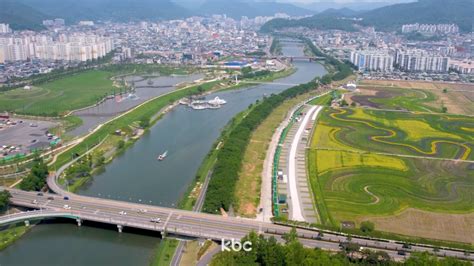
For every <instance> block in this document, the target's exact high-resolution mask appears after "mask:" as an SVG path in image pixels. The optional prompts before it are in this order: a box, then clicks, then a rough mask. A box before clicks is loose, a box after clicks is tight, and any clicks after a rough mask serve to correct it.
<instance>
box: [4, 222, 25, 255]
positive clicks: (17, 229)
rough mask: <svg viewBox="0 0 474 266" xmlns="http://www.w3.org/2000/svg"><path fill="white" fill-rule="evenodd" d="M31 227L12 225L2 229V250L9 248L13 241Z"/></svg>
mask: <svg viewBox="0 0 474 266" xmlns="http://www.w3.org/2000/svg"><path fill="white" fill-rule="evenodd" d="M29 228H31V227H27V226H25V225H20V224H18V225H10V226H8V228H7V229H4V230H2V231H0V251H2V250H4V249H5V248H7V247H8V246H9V245H11V244H12V243H13V242H15V241H16V240H18V239H19V238H21V237H22V236H23V235H24V234H26V233H27V232H28V230H29Z"/></svg>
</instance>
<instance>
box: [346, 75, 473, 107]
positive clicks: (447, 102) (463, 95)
mask: <svg viewBox="0 0 474 266" xmlns="http://www.w3.org/2000/svg"><path fill="white" fill-rule="evenodd" d="M383 87H394V88H406V89H422V90H427V91H430V92H432V93H433V94H435V95H436V97H437V98H438V99H437V100H436V101H434V102H432V103H427V104H428V105H430V106H433V107H437V106H440V105H441V104H444V106H446V107H447V108H448V112H449V113H453V114H463V115H474V84H460V83H459V84H458V83H443V82H428V81H403V80H394V81H392V80H364V81H362V82H361V86H360V89H361V93H360V96H362V95H374V90H371V88H383ZM443 89H447V90H448V92H447V93H443ZM352 97H353V96H350V97H348V99H349V100H348V102H349V104H350V103H351V102H352Z"/></svg>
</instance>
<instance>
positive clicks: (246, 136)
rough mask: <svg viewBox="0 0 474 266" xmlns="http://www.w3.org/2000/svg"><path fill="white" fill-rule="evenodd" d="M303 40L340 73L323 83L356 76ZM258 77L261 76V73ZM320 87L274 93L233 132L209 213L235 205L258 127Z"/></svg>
mask: <svg viewBox="0 0 474 266" xmlns="http://www.w3.org/2000/svg"><path fill="white" fill-rule="evenodd" d="M303 41H304V42H306V44H307V45H308V47H309V48H310V49H311V51H312V52H313V53H314V54H315V55H316V56H322V57H325V58H326V63H328V64H330V65H332V66H333V67H334V68H335V70H336V71H335V72H333V73H329V74H327V75H325V76H324V77H323V78H322V79H321V83H323V84H329V83H331V82H332V81H333V80H342V79H345V78H346V77H348V76H349V75H351V74H352V73H353V72H352V68H351V66H350V65H348V64H345V63H343V62H341V61H339V60H337V59H336V58H334V57H332V56H329V55H326V54H324V53H322V52H321V51H320V50H319V49H318V48H317V47H316V46H315V45H314V44H313V43H312V42H311V41H310V40H309V39H306V38H303ZM259 72H263V71H259ZM255 73H257V72H252V68H250V67H246V68H243V69H242V75H241V77H242V78H251V77H254V76H255V75H257V74H255ZM252 75H253V76H252ZM258 76H260V75H259V74H258ZM317 87H318V84H317V83H316V82H314V81H312V82H309V83H306V84H301V85H298V86H295V87H292V88H289V89H287V90H285V91H283V92H282V93H280V94H278V95H274V94H272V95H271V96H270V97H268V98H265V99H264V100H263V102H262V103H260V104H258V105H256V106H255V108H254V109H253V110H252V111H250V113H249V114H248V115H247V116H246V117H245V118H244V119H243V120H242V121H241V122H240V124H239V125H237V126H236V127H235V128H234V129H233V130H232V132H231V133H230V134H229V136H228V138H227V139H226V140H225V141H224V146H223V147H222V149H221V150H220V151H219V154H218V155H217V161H216V164H215V168H214V172H213V174H212V176H211V179H210V182H209V187H208V189H207V192H206V199H205V202H204V206H203V210H204V211H205V212H210V213H218V212H219V210H220V208H223V209H224V210H226V211H228V210H229V208H230V206H231V204H232V202H234V200H235V199H234V189H235V183H236V182H237V179H238V177H239V172H240V170H241V166H242V160H243V156H244V153H245V149H246V148H247V145H248V142H249V140H250V136H251V134H252V132H253V131H254V130H255V128H256V127H257V126H258V125H260V123H262V122H263V120H264V119H265V118H267V117H268V115H269V114H270V113H271V112H272V111H273V109H275V108H276V107H278V106H279V105H280V104H281V103H283V101H285V100H287V99H290V98H293V97H296V96H298V95H299V94H303V93H305V92H308V91H310V90H312V89H315V88H317Z"/></svg>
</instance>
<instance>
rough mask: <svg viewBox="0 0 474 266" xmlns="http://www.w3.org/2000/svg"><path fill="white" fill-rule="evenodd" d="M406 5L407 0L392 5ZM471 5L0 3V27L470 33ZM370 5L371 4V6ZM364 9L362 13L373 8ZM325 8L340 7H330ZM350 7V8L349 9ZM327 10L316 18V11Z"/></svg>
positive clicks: (237, 0) (193, 0)
mask: <svg viewBox="0 0 474 266" xmlns="http://www.w3.org/2000/svg"><path fill="white" fill-rule="evenodd" d="M393 1H408V0H393ZM473 2H474V0H419V1H418V2H411V3H402V4H394V5H389V6H384V5H386V4H387V2H373V3H368V2H363V1H362V2H357V3H344V4H342V3H338V2H318V3H313V4H305V5H301V4H300V5H298V6H297V5H294V4H290V3H282V2H276V1H275V0H270V1H261V0H260V1H257V0H80V1H76V0H0V23H9V24H10V26H11V27H12V28H13V29H31V30H38V29H42V28H43V26H42V24H41V23H42V21H43V20H44V19H50V18H64V19H65V20H66V23H68V24H71V23H76V22H78V21H79V20H94V21H97V20H102V21H104V20H111V21H120V22H126V21H134V20H159V19H175V18H184V17H189V16H193V15H201V16H202V15H212V14H227V15H228V16H229V17H232V18H240V17H242V16H247V17H250V18H253V17H256V16H270V15H274V14H275V13H286V14H288V15H291V16H308V15H313V16H312V17H307V18H303V19H300V20H291V21H290V20H283V19H276V20H272V21H270V22H269V23H267V24H266V25H264V27H262V30H266V31H272V30H274V29H278V28H282V27H292V26H307V27H319V28H323V29H344V30H353V29H354V27H353V23H354V22H353V21H350V20H341V19H339V18H340V17H355V16H357V17H360V18H362V19H363V20H362V21H360V22H358V23H359V24H363V25H373V26H375V27H376V28H377V29H378V30H396V29H398V28H399V27H400V26H401V25H402V24H406V23H415V22H419V23H456V24H458V25H459V27H460V28H461V30H462V31H465V32H466V31H472V25H473V23H472V20H473V16H472V14H471V13H472V10H474V9H473ZM370 4H371V5H370ZM377 6H382V7H379V8H376V9H373V10H369V11H367V10H362V9H363V8H375V7H377ZM327 7H344V8H339V9H336V8H329V9H327ZM350 7H354V9H352V8H350ZM322 9H324V10H325V11H323V12H320V13H318V14H315V13H316V12H317V11H316V10H318V11H322Z"/></svg>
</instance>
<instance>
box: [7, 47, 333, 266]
mask: <svg viewBox="0 0 474 266" xmlns="http://www.w3.org/2000/svg"><path fill="white" fill-rule="evenodd" d="M281 43H282V45H283V49H282V50H283V53H284V55H286V56H302V55H303V46H302V44H296V43H290V42H288V43H286V42H284V41H282V42H281ZM294 65H295V66H296V68H297V71H296V72H295V73H294V74H292V75H291V76H288V77H286V78H282V79H279V80H277V81H275V82H277V83H285V84H299V83H306V82H308V81H310V80H311V79H313V78H314V77H315V76H322V75H324V74H325V73H326V71H325V69H324V67H323V66H322V65H320V64H318V63H311V62H299V61H295V62H294ZM288 87H290V86H288V85H286V86H283V85H258V86H254V87H250V88H245V89H240V90H236V91H223V92H217V93H213V94H211V95H208V98H213V97H215V96H219V97H220V98H222V99H225V100H226V101H227V104H225V105H224V106H223V107H222V108H221V109H216V110H199V111H198V110H191V109H189V108H188V107H185V106H178V107H176V108H174V109H173V110H172V111H171V112H169V113H168V114H166V115H165V116H164V117H163V118H162V119H161V120H160V121H158V123H157V124H156V125H154V126H153V127H152V128H151V129H150V131H149V132H148V133H147V134H146V135H144V136H143V137H142V138H141V139H140V140H138V141H137V142H136V143H135V144H134V145H133V146H132V147H131V148H129V149H128V150H127V151H126V152H125V153H124V154H123V155H121V156H119V157H118V158H116V159H115V160H114V161H113V162H112V163H111V164H109V165H107V166H106V167H105V171H103V172H102V173H100V174H98V175H96V176H94V178H93V179H92V180H91V182H89V183H88V184H87V185H86V186H84V187H83V188H82V189H80V190H79V191H78V193H79V194H82V195H89V196H95V197H103V198H111V199H119V200H127V201H133V202H142V203H147V204H154V205H160V206H167V207H173V206H174V205H175V204H176V202H177V201H178V200H179V199H180V198H181V197H182V195H183V193H184V192H185V191H186V189H187V187H188V186H189V185H190V184H191V182H192V181H193V178H194V177H195V173H196V171H197V169H198V168H199V165H200V164H201V162H202V161H203V159H204V158H205V156H206V154H207V153H208V152H209V150H210V148H211V147H212V144H213V143H214V142H215V141H216V139H217V138H218V137H219V135H220V133H221V130H222V128H223V127H224V126H225V125H226V124H227V123H228V122H229V121H230V119H231V118H232V117H234V116H235V115H236V114H237V113H239V112H241V111H242V110H244V109H245V108H247V107H248V106H249V105H250V104H252V103H254V102H255V101H256V100H258V99H262V98H263V97H264V95H270V94H272V93H279V92H281V91H283V90H285V89H287V88H288ZM165 150H167V151H168V157H167V158H166V159H165V160H164V161H162V162H158V161H157V160H156V157H157V156H158V155H159V154H160V153H162V152H164V151H165ZM159 241H160V240H159V238H157V237H156V236H148V235H146V234H135V233H130V230H127V228H125V229H124V233H122V234H119V233H117V232H116V230H113V229H112V228H110V229H109V230H104V229H102V228H97V227H91V226H87V222H86V224H85V226H82V227H77V226H76V225H75V224H73V223H45V224H41V225H39V226H35V227H34V228H33V229H32V230H31V232H29V233H28V234H27V235H25V237H23V238H22V239H20V240H19V241H17V242H16V243H14V244H13V245H11V246H10V247H8V248H6V249H5V250H4V251H2V252H0V265H45V264H47V265H109V264H113V265H148V263H149V262H150V260H151V258H152V255H153V251H154V250H155V248H156V246H157V245H158V244H159Z"/></svg>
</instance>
